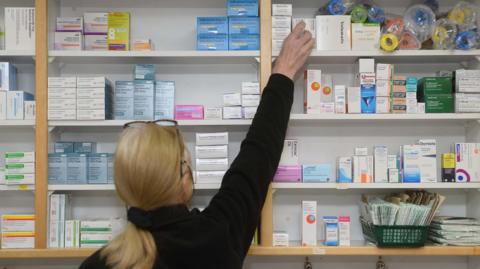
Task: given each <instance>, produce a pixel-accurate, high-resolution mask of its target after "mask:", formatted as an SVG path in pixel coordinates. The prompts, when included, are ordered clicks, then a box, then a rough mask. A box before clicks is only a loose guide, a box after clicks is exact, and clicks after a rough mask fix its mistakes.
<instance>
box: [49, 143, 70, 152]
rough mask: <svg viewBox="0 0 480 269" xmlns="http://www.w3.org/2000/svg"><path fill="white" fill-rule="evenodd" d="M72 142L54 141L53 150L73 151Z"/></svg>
mask: <svg viewBox="0 0 480 269" xmlns="http://www.w3.org/2000/svg"><path fill="white" fill-rule="evenodd" d="M73 144H74V143H73V142H55V144H54V145H53V152H55V153H74V152H75V151H74V146H73Z"/></svg>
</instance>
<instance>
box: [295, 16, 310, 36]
mask: <svg viewBox="0 0 480 269" xmlns="http://www.w3.org/2000/svg"><path fill="white" fill-rule="evenodd" d="M302 21H303V22H304V23H305V31H309V32H310V34H312V37H313V38H315V35H316V30H315V18H293V19H292V27H291V29H295V27H296V26H297V24H299V23H300V22H302Z"/></svg>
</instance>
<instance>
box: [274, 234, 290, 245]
mask: <svg viewBox="0 0 480 269" xmlns="http://www.w3.org/2000/svg"><path fill="white" fill-rule="evenodd" d="M272 245H273V246H274V247H288V233H285V232H274V233H273V241H272Z"/></svg>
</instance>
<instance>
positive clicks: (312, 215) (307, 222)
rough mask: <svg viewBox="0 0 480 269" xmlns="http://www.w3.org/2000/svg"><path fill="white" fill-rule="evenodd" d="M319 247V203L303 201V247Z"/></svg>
mask: <svg viewBox="0 0 480 269" xmlns="http://www.w3.org/2000/svg"><path fill="white" fill-rule="evenodd" d="M316 245H317V201H302V246H316Z"/></svg>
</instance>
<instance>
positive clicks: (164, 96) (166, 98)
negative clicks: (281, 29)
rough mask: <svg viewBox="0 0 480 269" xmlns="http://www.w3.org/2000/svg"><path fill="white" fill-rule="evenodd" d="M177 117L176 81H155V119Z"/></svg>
mask: <svg viewBox="0 0 480 269" xmlns="http://www.w3.org/2000/svg"><path fill="white" fill-rule="evenodd" d="M174 118H175V81H165V80H157V81H156V83H155V120H162V119H168V120H173V119H174Z"/></svg>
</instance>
